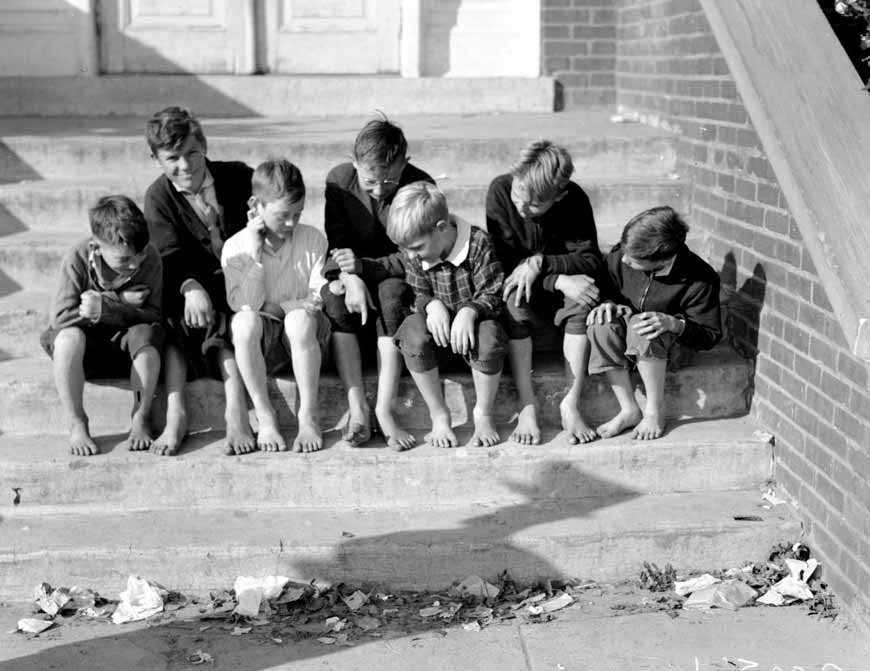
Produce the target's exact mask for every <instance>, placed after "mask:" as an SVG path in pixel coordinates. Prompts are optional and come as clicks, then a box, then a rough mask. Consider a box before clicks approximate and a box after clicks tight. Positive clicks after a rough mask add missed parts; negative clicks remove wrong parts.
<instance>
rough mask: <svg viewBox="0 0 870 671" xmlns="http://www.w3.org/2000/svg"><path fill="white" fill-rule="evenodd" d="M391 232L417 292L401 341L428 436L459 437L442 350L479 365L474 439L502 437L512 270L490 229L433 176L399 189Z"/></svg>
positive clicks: (451, 442)
mask: <svg viewBox="0 0 870 671" xmlns="http://www.w3.org/2000/svg"><path fill="white" fill-rule="evenodd" d="M387 234H388V235H389V236H390V239H391V240H393V242H395V243H396V245H398V246H399V247H400V248H401V249H402V251H403V253H404V254H405V256H406V265H405V270H406V278H407V281H408V284H409V285H410V286H411V288H412V289H413V290H414V295H415V302H414V310H415V312H414V314H412V315H411V316H410V317H408V318H407V319H405V321H403V322H402V325H401V326H400V327H399V330H398V331H397V332H396V337H395V342H396V345H397V346H398V347H399V349H400V351H401V352H402V355H403V356H404V358H405V365H406V366H407V367H408V370H409V371H410V372H411V377H413V378H414V382H415V383H416V384H417V387H418V389H419V390H420V394H421V395H422V396H423V400H424V401H425V402H426V406H427V407H428V409H429V415H430V417H431V418H432V431H431V432H430V433H429V434H428V435H427V436H426V440H427V441H428V442H430V443H432V444H433V445H436V446H438V447H455V446H456V444H457V440H456V434H455V433H453V429H452V428H451V426H450V413H449V411H448V409H447V405H446V403H445V402H444V395H443V393H442V392H441V381H440V379H439V376H438V358H439V355H440V356H445V355H448V354H450V353H452V354H453V355H460V356H462V358H463V359H465V361H466V362H467V363H468V364H469V366H471V374H472V377H473V379H474V391H475V396H476V399H477V400H476V403H475V406H474V435H473V436H472V438H471V444H472V445H475V446H481V445H486V446H491V445H495V444H497V443H498V442H499V441H500V440H501V439H500V438H499V435H498V430H497V429H496V428H495V423H494V421H493V418H492V409H493V405H494V403H495V395H496V392H497V391H498V383H499V380H500V379H501V371H502V366H503V364H504V357H505V353H506V351H507V347H506V345H507V335H506V334H505V332H504V329H503V328H502V327H501V325H500V323H499V321H498V317H499V313H500V312H501V309H502V296H501V294H502V284H503V282H504V273H503V272H502V269H501V264H500V263H499V261H498V259H497V258H496V256H495V252H494V251H493V248H492V243H491V242H490V239H489V235H488V234H487V233H486V232H485V231H484V230H482V229H480V228H476V227H474V226H471V224H469V223H468V222H466V221H463V220H462V219H460V218H459V217H456V216H454V215H451V214H450V213H449V211H448V209H447V200H446V199H445V197H444V194H443V193H441V191H439V190H438V188H437V187H436V186H434V185H432V184H429V183H427V182H414V183H413V184H409V185H408V186H405V187H402V188H401V189H400V190H399V192H398V193H397V194H396V196H395V198H394V200H393V206H392V208H391V210H390V216H389V220H388V223H387Z"/></svg>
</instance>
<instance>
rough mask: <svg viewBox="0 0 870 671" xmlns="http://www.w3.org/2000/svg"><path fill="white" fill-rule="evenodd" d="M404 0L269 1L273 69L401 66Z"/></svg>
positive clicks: (367, 70)
mask: <svg viewBox="0 0 870 671" xmlns="http://www.w3.org/2000/svg"><path fill="white" fill-rule="evenodd" d="M399 4H400V0H265V11H266V16H265V22H264V23H265V31H264V33H265V34H264V35H263V39H264V40H265V43H266V49H265V52H266V58H267V62H268V69H269V72H271V73H277V74H376V73H397V72H398V71H399V26H400V20H401V17H400V11H399Z"/></svg>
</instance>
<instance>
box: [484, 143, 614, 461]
mask: <svg viewBox="0 0 870 671" xmlns="http://www.w3.org/2000/svg"><path fill="white" fill-rule="evenodd" d="M573 172H574V163H573V161H572V159H571V155H570V154H569V153H568V151H567V150H566V149H565V148H564V147H560V146H558V145H555V144H553V143H552V142H550V141H548V140H538V141H536V142H532V143H531V144H529V145H527V146H526V147H525V148H523V150H522V152H521V154H520V157H519V160H518V161H517V162H516V163H515V164H514V166H513V167H512V168H511V171H510V172H509V173H507V174H504V175H499V176H498V177H496V178H495V179H493V180H492V183H491V184H490V186H489V191H488V192H487V196H486V225H487V230H488V231H489V234H490V235H491V236H492V244H493V247H495V252H496V255H497V256H498V258H499V261H501V264H502V266H503V267H504V271H505V273H506V275H507V279H506V280H505V283H504V292H503V297H504V301H505V310H504V313H503V317H504V323H505V326H506V328H507V332H508V338H510V340H509V351H510V362H511V370H512V372H513V377H514V383H515V384H516V387H517V395H518V396H519V402H520V407H519V412H518V415H517V426H516V429H515V430H514V432H513V434H512V435H511V439H512V440H514V441H516V442H518V443H521V444H524V445H536V444H538V443H539V442H540V440H541V431H540V428H539V425H538V417H537V403H536V398H535V393H534V389H533V387H532V337H531V336H532V334H533V332H534V330H535V329H536V328H538V327H542V326H548V327H549V328H552V326H553V323H554V322H555V323H556V325H557V326H559V327H561V328H562V329H563V330H564V335H563V338H562V351H563V353H564V356H565V375H566V378H567V383H568V385H567V390H566V392H565V396H564V397H563V398H562V400H561V402H560V403H559V411H560V412H559V414H560V415H561V419H562V428H563V429H564V430H565V432H566V433H567V435H568V440H569V442H571V443H572V444H575V443H588V442H590V441H591V440H594V439H595V438H596V437H597V436H596V434H595V430H594V429H592V428H590V427H589V426H587V425H586V423H585V422H584V421H583V417H582V415H581V413H580V393H581V391H582V387H583V381H584V379H585V377H586V365H587V362H588V359H589V341H588V339H587V337H586V316H587V314H588V313H589V309H590V307H591V306H592V305H594V304H595V302H596V301H597V296H598V289H597V288H596V287H595V285H594V283H593V279H592V276H594V275H596V274H597V273H598V272H599V270H600V268H601V252H600V251H599V249H598V235H597V232H596V229H595V217H594V216H593V214H592V205H591V204H590V203H589V197H588V196H587V195H586V192H585V191H583V189H582V188H581V187H580V185H579V184H577V183H576V182H572V181H571V175H572V173H573Z"/></svg>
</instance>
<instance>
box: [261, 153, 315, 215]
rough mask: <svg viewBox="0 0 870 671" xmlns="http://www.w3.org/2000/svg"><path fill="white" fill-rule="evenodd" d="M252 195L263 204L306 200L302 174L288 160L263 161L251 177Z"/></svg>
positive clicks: (273, 159)
mask: <svg viewBox="0 0 870 671" xmlns="http://www.w3.org/2000/svg"><path fill="white" fill-rule="evenodd" d="M251 195H253V196H254V197H255V198H256V199H257V200H259V201H260V202H261V203H264V204H265V203H270V202H272V201H273V200H283V199H285V198H286V199H287V200H288V201H289V202H291V203H295V202H297V201H299V200H302V199H303V198H305V182H304V181H303V179H302V172H301V171H300V170H299V168H297V167H296V166H295V165H294V164H293V163H291V162H290V161H288V160H287V159H286V158H270V159H268V160H266V161H263V162H262V163H261V164H260V165H258V166H257V169H256V170H254V174H253V175H252V176H251Z"/></svg>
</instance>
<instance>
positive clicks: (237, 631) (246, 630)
mask: <svg viewBox="0 0 870 671" xmlns="http://www.w3.org/2000/svg"><path fill="white" fill-rule="evenodd" d="M253 629H254V628H253V627H239V626H236V627H233V630H232V631H231V632H230V636H244V635H245V634H250V633H251V631H252V630H253Z"/></svg>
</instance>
